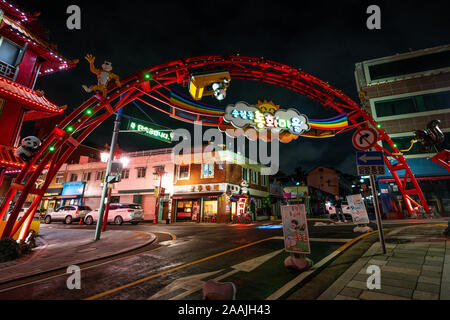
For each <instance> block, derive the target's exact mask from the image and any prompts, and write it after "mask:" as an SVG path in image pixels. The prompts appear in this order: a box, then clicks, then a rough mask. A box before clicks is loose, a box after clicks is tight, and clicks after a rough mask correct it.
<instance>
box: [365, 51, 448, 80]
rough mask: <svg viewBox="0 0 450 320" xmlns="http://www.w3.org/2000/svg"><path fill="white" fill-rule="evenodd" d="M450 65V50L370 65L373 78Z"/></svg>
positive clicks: (389, 76)
mask: <svg viewBox="0 0 450 320" xmlns="http://www.w3.org/2000/svg"><path fill="white" fill-rule="evenodd" d="M447 67H450V51H444V52H437V53H433V54H427V55H422V56H418V57H413V58H409V59H404V60H397V61H392V62H387V63H380V64H375V65H372V66H369V73H370V79H371V80H379V79H385V78H391V77H395V76H401V75H406V74H411V73H417V72H424V71H428V70H435V69H442V68H447Z"/></svg>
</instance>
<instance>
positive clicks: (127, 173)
mask: <svg viewBox="0 0 450 320" xmlns="http://www.w3.org/2000/svg"><path fill="white" fill-rule="evenodd" d="M129 177H130V169H123V170H122V179H128V178H129Z"/></svg>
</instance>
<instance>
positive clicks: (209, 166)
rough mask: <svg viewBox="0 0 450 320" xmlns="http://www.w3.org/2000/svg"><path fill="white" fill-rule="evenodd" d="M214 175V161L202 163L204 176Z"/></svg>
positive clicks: (210, 176) (211, 176)
mask: <svg viewBox="0 0 450 320" xmlns="http://www.w3.org/2000/svg"><path fill="white" fill-rule="evenodd" d="M213 177H214V163H204V164H203V165H202V178H213Z"/></svg>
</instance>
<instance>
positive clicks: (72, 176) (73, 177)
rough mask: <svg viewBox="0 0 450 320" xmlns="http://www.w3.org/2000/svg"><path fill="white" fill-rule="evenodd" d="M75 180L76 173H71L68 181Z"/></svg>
mask: <svg viewBox="0 0 450 320" xmlns="http://www.w3.org/2000/svg"><path fill="white" fill-rule="evenodd" d="M77 180H78V175H77V174H74V173H72V174H71V175H70V182H74V181H77Z"/></svg>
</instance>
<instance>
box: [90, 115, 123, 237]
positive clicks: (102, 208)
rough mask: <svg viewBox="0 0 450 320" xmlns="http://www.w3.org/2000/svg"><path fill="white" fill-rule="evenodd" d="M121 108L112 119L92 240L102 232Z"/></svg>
mask: <svg viewBox="0 0 450 320" xmlns="http://www.w3.org/2000/svg"><path fill="white" fill-rule="evenodd" d="M122 109H123V108H121V109H119V111H118V112H117V115H116V121H114V130H113V135H112V139H111V149H110V150H109V158H108V165H107V167H106V173H105V179H104V180H103V190H102V198H101V200H100V208H99V209H98V219H97V226H96V228H95V237H94V240H95V241H97V240H100V234H101V232H102V226H103V213H104V211H105V205H106V203H107V202H109V199H108V197H107V194H108V176H109V175H110V173H111V165H112V162H113V160H114V152H115V149H116V144H117V138H118V136H119V128H120V120H121V119H122Z"/></svg>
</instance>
